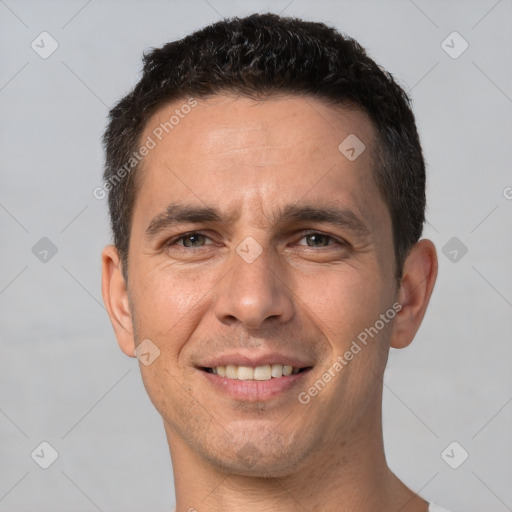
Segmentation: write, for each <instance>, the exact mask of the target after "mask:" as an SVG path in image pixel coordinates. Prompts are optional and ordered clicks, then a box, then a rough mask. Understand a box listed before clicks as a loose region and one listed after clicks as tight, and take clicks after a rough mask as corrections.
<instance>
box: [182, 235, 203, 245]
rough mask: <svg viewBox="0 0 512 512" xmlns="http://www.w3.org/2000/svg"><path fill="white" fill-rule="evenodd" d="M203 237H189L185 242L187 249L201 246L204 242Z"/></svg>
mask: <svg viewBox="0 0 512 512" xmlns="http://www.w3.org/2000/svg"><path fill="white" fill-rule="evenodd" d="M201 237H202V235H188V236H187V237H186V238H185V239H184V240H183V242H184V245H185V247H193V246H196V245H200V242H201V241H202V238H201Z"/></svg>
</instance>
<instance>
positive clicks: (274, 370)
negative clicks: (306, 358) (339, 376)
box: [200, 364, 312, 381]
mask: <svg viewBox="0 0 512 512" xmlns="http://www.w3.org/2000/svg"><path fill="white" fill-rule="evenodd" d="M311 368H312V367H311V366H305V367H297V366H291V365H288V364H264V365H259V366H242V365H236V364H227V365H220V366H213V367H201V368H200V369H201V370H203V371H204V372H206V373H210V374H213V375H218V376H219V377H222V378H225V379H231V380H244V381H268V380H271V379H280V378H282V377H289V376H291V375H297V374H299V373H303V372H306V371H309V370H310V369H311Z"/></svg>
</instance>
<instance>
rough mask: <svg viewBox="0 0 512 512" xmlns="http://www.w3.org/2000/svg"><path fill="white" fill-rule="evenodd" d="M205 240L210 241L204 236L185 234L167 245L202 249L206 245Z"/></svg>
mask: <svg viewBox="0 0 512 512" xmlns="http://www.w3.org/2000/svg"><path fill="white" fill-rule="evenodd" d="M207 240H210V239H209V238H208V237H207V236H206V235H203V234H201V233H186V234H185V235H182V236H180V237H179V238H176V239H174V240H173V241H171V242H170V244H169V245H181V246H183V247H203V246H205V245H208V244H207V243H206V241H207Z"/></svg>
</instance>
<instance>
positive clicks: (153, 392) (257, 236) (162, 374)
mask: <svg viewBox="0 0 512 512" xmlns="http://www.w3.org/2000/svg"><path fill="white" fill-rule="evenodd" d="M183 103H185V100H184V101H183V102H175V103H173V104H171V105H168V106H166V107H164V108H162V109H160V110H159V111H157V112H156V114H155V115H154V116H153V118H152V119H151V120H150V121H149V123H148V125H147V128H146V131H145V133H144V134H143V137H142V138H141V140H145V138H146V137H147V136H148V135H151V133H152V131H153V130H154V128H155V127H156V126H158V125H159V124H160V123H161V122H164V121H166V120H168V119H169V117H170V116H171V115H172V114H173V113H174V110H175V109H176V108H179V107H180V105H182V104H183ZM349 134H356V135H357V137H358V138H359V139H360V140H361V141H363V143H364V144H365V146H366V150H365V151H364V152H363V153H362V154H361V155H360V156H359V157H358V158H357V159H356V160H355V161H349V160H348V159H347V158H346V157H345V156H344V155H343V154H341V152H340V151H339V150H338V145H339V144H340V142H341V141H343V140H344V139H345V138H346V137H347V136H348V135H349ZM373 147H374V129H373V126H372V123H371V121H370V119H369V118H368V117H367V115H365V114H364V113H363V112H362V111H360V110H357V109H354V108H352V109H348V108H341V107H336V108H333V107H332V106H328V105H327V104H325V103H324V102H322V101H321V100H317V99H314V98H309V97H298V96H285V97H272V98H269V99H266V100H259V101H256V100H252V99H248V98H243V97H234V96H229V95H217V96H214V97H211V98H209V99H203V100H198V105H197V106H196V107H194V108H193V109H192V111H191V112H190V113H189V114H187V116H186V117H185V118H184V119H182V120H180V123H179V124H178V125H176V126H175V127H174V129H173V130H172V132H171V133H170V134H169V135H168V136H167V137H165V138H164V139H163V140H162V141H161V142H159V143H158V145H157V146H156V148H154V149H153V150H151V151H150V152H149V154H148V155H147V156H146V157H145V159H144V161H143V163H142V168H141V182H140V188H139V190H138V194H137V198H136V202H135V206H134V212H133V221H132V229H131V239H130V247H129V257H128V268H127V269H125V270H126V271H127V272H126V273H127V276H128V280H126V279H125V277H124V275H123V271H122V270H123V269H122V268H121V263H120V259H119V256H118V253H117V251H116V249H115V248H114V247H113V246H108V247H106V248H105V250H104V252H103V297H104V301H105V304H106V306H107V309H108V312H109V315H110V318H111V321H112V324H113V327H114V330H115V333H116V337H117V340H118V343H119V345H120V347H121V349H122V351H123V352H124V353H125V354H127V355H128V356H131V357H133V356H134V349H135V347H136V346H137V345H138V344H139V343H141V342H142V340H145V339H150V340H151V341H152V343H154V345H155V346H157V347H158V349H159V350H160V355H159V357H158V358H157V359H155V360H154V361H153V362H152V363H151V364H150V365H148V366H146V365H144V364H142V363H140V369H141V374H142V378H143V382H144V385H145V387H146V390H147V392H148V394H149V397H150V398H151V400H152V402H153V404H154V405H155V407H156V409H157V410H158V411H159V413H160V414H161V416H162V418H163V420H164V427H165V431H166V434H167V439H168V443H169V448H170V453H171V457H172V463H173V470H174V478H175V488H176V498H177V510H178V511H179V512H181V511H185V510H189V508H190V507H194V508H195V509H196V510H198V511H199V512H201V511H206V510H208V511H220V510H222V511H223V512H230V511H238V510H244V511H247V512H251V511H256V510H258V511H262V510H268V511H270V510H279V511H280V512H286V511H295V510H307V511H312V510H323V511H337V512H343V511H353V510H358V511H360V512H370V511H375V510H379V511H382V512H385V511H389V512H391V511H399V510H400V511H402V512H426V510H427V503H426V502H425V501H424V500H422V499H421V498H419V497H417V496H416V495H415V494H414V493H413V492H412V491H410V490H409V489H408V488H407V487H406V486H405V485H404V484H402V483H401V482H400V480H398V478H397V477H396V476H395V475H393V474H392V472H391V471H390V470H389V468H388V466H387V464H386V460H385V457H384V449H383V441H382V426H381V402H382V379H383V372H384V368H385V365H386V361H387V355H388V351H389V348H390V347H394V348H403V347H405V346H407V345H408V344H409V343H410V342H411V341H412V339H413V337H414V335H415V333H416V331H417V329H418V328H419V326H420V324H421V321H422V319H423V316H424V313H425V310H426V308H427V305H428V301H429V299H430V295H431V292H432V289H433V286H434V282H435V278H436V272H437V260H436V252H435V249H434V246H433V244H432V243H431V242H430V241H428V240H421V241H420V242H418V243H417V244H416V245H415V246H414V247H413V248H412V250H411V252H410V254H409V256H408V258H407V260H406V262H405V266H404V272H403V277H402V279H401V281H400V282H397V280H396V278H395V270H396V269H395V255H394V248H393V243H392V229H391V218H390V214H389V211H388V208H387V206H386V204H385V203H384V201H383V199H382V197H381V194H380V193H379V191H378V189H377V186H376V184H375V181H374V178H373V175H372V166H373V161H372V148H373ZM171 203H179V205H181V206H178V207H177V208H178V210H179V209H180V208H181V207H182V206H183V205H191V206H195V207H204V206H208V207H214V208H217V209H218V210H219V211H220V213H221V215H222V216H224V217H225V218H222V219H220V220H203V221H201V222H190V221H187V222H179V223H177V224H173V225H168V226H166V227H164V228H163V229H160V230H156V232H155V233H154V234H153V236H152V237H148V236H146V230H147V229H148V226H150V224H151V222H152V221H153V220H154V219H155V218H157V217H158V216H159V215H161V214H162V213H163V212H165V211H166V209H167V207H168V205H169V204H171ZM290 205H295V206H298V207H301V206H304V205H308V206H312V207H319V206H320V207H325V206H326V205H327V206H330V207H332V208H337V209H345V210H350V211H351V212H352V213H353V215H354V217H357V219H359V220H360V222H361V223H362V224H364V226H365V229H364V230H354V229H352V228H353V226H340V225H335V224H333V223H331V222H326V221H318V220H307V221H305V220H299V221H297V220H291V219H289V218H282V217H280V212H282V211H283V210H285V208H286V207H287V206H290ZM190 232H198V233H199V234H197V235H196V236H195V237H193V238H192V239H190V238H188V239H187V240H188V242H193V244H192V246H191V247H190V246H189V247H186V246H185V245H184V244H185V242H184V239H183V238H182V239H179V237H180V236H182V235H183V234H184V233H190ZM311 232H315V233H317V234H318V236H316V237H314V236H313V237H312V236H311ZM308 234H309V236H307V235H308ZM201 235H204V236H201ZM246 237H252V238H253V239H254V240H255V241H257V243H258V244H259V245H260V247H261V249H262V252H261V254H260V255H259V256H258V257H257V258H256V259H255V260H254V261H253V262H252V263H248V262H247V261H245V260H244V259H243V258H242V257H240V254H239V253H237V251H236V249H237V247H238V246H239V244H240V243H241V242H242V241H244V240H245V239H246ZM188 245H190V243H189V244H188ZM242 247H243V246H242ZM251 250H252V249H251ZM395 302H398V303H399V304H401V306H402V309H401V310H400V312H399V313H398V314H397V315H396V317H395V318H394V319H393V320H392V321H390V322H389V323H386V324H385V326H384V328H382V329H381V330H380V331H379V333H378V335H376V336H375V337H373V338H371V339H370V341H369V342H368V344H367V345H366V346H365V347H364V348H363V349H362V350H361V351H360V352H359V353H357V354H356V355H355V356H354V357H353V359H352V360H351V361H350V362H349V363H348V364H347V365H346V366H345V367H344V368H343V369H342V370H341V371H339V372H337V373H336V376H335V377H334V378H332V380H331V381H330V382H329V383H328V384H327V385H326V386H325V387H324V388H323V389H322V390H321V391H320V392H319V393H318V394H317V396H314V397H312V398H311V400H310V402H309V403H308V404H306V405H304V404H302V403H300V402H299V400H298V399H297V397H298V394H299V393H300V392H302V391H307V390H308V389H309V388H310V387H311V386H312V385H313V384H314V383H315V382H316V381H317V380H318V379H319V378H321V376H322V374H324V372H325V371H326V370H328V369H329V368H332V367H333V364H334V363H335V361H336V359H337V357H338V356H339V355H342V354H344V353H345V352H346V351H347V350H348V349H349V348H350V346H351V343H352V341H353V340H355V339H357V336H358V334H360V333H361V332H363V331H364V330H365V328H368V327H370V326H374V325H375V323H376V321H377V320H378V319H379V318H380V315H381V314H383V313H385V312H386V311H387V310H389V309H390V308H391V307H392V305H393V304H394V303H395ZM272 350H280V351H283V352H285V353H286V354H292V355H295V356H296V357H298V358H300V359H301V360H302V361H307V362H308V363H309V364H310V365H311V366H312V368H311V370H310V371H309V372H307V373H305V374H303V375H302V376H301V379H300V381H299V384H298V385H296V386H294V387H292V389H289V390H286V391H284V392H282V393H281V394H279V395H277V396H274V397H272V398H270V399H258V397H252V399H251V400H235V399H233V398H231V397H230V396H227V395H226V394H225V393H223V392H221V391H219V390H217V389H216V388H214V387H213V386H211V385H210V384H209V382H208V381H207V379H206V378H205V377H204V374H203V373H202V370H200V369H198V368H197V366H198V365H200V364H201V363H204V362H205V361H207V360H208V359H210V358H212V357H215V356H217V355H218V354H221V353H223V352H226V351H230V352H232V351H240V352H243V353H250V354H260V353H264V352H267V351H272ZM248 443H250V444H248ZM244 450H245V451H247V450H249V451H250V453H251V455H252V458H251V465H250V466H249V465H248V464H247V462H246V460H244V459H243V457H242V456H241V454H243V453H246V452H244Z"/></svg>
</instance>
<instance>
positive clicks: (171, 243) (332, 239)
mask: <svg viewBox="0 0 512 512" xmlns="http://www.w3.org/2000/svg"><path fill="white" fill-rule="evenodd" d="M192 235H201V236H204V237H205V238H206V239H208V240H210V241H211V240H212V239H211V238H210V237H209V236H208V235H206V234H204V233H202V232H201V231H188V232H187V233H183V234H181V235H179V236H177V237H174V238H172V239H171V240H169V241H168V242H166V244H165V245H166V246H167V247H170V246H174V245H176V242H179V241H184V240H185V238H187V237H189V236H192ZM310 235H320V236H324V237H327V239H328V241H329V242H332V243H328V244H327V246H320V247H330V246H332V245H336V244H337V245H340V246H348V243H347V242H346V241H345V240H343V239H338V238H335V237H334V236H332V235H328V234H326V233H323V232H322V231H313V230H306V231H303V232H302V233H301V237H300V238H299V241H300V240H302V239H303V238H305V237H307V236H310ZM207 245H214V244H207ZM298 245H304V246H305V247H308V248H314V247H312V246H308V245H307V244H298ZM178 247H180V248H183V249H193V247H186V246H185V245H178ZM201 247H204V246H201ZM199 248H200V247H199Z"/></svg>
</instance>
